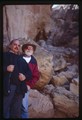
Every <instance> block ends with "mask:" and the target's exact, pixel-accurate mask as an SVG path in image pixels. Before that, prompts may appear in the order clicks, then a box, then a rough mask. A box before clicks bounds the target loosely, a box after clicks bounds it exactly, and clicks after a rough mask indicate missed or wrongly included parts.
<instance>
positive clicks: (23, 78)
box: [19, 73, 26, 81]
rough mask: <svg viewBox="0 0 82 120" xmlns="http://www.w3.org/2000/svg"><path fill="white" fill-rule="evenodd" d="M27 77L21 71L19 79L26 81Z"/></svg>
mask: <svg viewBox="0 0 82 120" xmlns="http://www.w3.org/2000/svg"><path fill="white" fill-rule="evenodd" d="M25 79H26V77H25V75H23V74H22V73H19V80H20V81H24V80H25Z"/></svg>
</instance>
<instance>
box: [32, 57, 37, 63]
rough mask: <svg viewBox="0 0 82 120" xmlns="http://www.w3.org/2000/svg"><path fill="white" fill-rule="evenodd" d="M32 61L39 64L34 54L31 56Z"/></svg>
mask: <svg viewBox="0 0 82 120" xmlns="http://www.w3.org/2000/svg"><path fill="white" fill-rule="evenodd" d="M31 63H34V64H37V60H36V58H35V57H34V56H33V55H32V56H31Z"/></svg>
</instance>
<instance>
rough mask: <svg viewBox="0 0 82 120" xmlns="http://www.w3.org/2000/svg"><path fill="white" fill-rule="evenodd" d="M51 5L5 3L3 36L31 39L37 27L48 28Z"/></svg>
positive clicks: (10, 38)
mask: <svg viewBox="0 0 82 120" xmlns="http://www.w3.org/2000/svg"><path fill="white" fill-rule="evenodd" d="M50 6H51V5H5V6H4V7H3V36H4V38H5V39H6V40H7V39H8V40H12V39H14V38H28V37H31V38H32V39H33V38H34V37H35V36H36V34H37V33H38V30H39V29H43V28H44V29H45V31H46V32H47V31H49V29H50V20H51V19H50V14H51V13H50V12H51V10H50Z"/></svg>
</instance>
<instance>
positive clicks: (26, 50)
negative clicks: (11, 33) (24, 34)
mask: <svg viewBox="0 0 82 120" xmlns="http://www.w3.org/2000/svg"><path fill="white" fill-rule="evenodd" d="M33 51H34V50H33V47H32V46H28V47H27V48H26V49H25V50H24V53H25V54H26V55H27V56H31V55H32V54H33Z"/></svg>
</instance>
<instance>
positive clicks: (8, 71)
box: [3, 39, 32, 118]
mask: <svg viewBox="0 0 82 120" xmlns="http://www.w3.org/2000/svg"><path fill="white" fill-rule="evenodd" d="M19 48H20V43H19V40H17V39H15V40H12V41H11V42H10V44H9V51H8V52H4V53H3V71H4V73H3V76H4V80H3V93H4V96H3V97H4V98H3V117H4V118H21V103H22V99H23V97H24V94H25V92H27V86H26V84H25V81H26V80H27V78H28V80H30V79H31V78H32V72H31V70H30V69H29V66H28V65H27V67H26V63H25V61H21V60H20V58H21V56H19V55H18V52H19ZM22 64H23V65H22ZM23 71H24V72H23Z"/></svg>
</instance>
